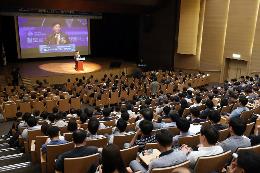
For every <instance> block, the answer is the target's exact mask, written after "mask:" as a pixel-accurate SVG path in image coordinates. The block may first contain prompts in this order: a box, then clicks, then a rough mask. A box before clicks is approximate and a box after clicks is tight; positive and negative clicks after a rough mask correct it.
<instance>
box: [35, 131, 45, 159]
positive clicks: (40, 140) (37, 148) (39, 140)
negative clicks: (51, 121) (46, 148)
mask: <svg viewBox="0 0 260 173" xmlns="http://www.w3.org/2000/svg"><path fill="white" fill-rule="evenodd" d="M47 139H48V136H36V138H35V153H36V162H37V163H40V161H41V159H40V158H41V155H40V151H41V148H42V145H43V144H45V142H46V140H47Z"/></svg>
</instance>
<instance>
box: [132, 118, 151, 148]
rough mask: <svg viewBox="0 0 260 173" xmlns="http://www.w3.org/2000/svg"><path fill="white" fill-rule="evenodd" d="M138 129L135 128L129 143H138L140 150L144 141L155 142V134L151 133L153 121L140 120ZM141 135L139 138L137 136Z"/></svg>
mask: <svg viewBox="0 0 260 173" xmlns="http://www.w3.org/2000/svg"><path fill="white" fill-rule="evenodd" d="M139 127H140V129H139V130H137V132H136V134H135V136H134V137H133V139H132V140H131V142H130V145H131V146H133V145H138V146H139V149H140V150H143V149H144V146H145V144H146V143H153V142H156V139H155V135H153V134H152V131H153V123H152V122H151V121H148V120H142V121H141V122H140V124H139ZM139 136H141V137H140V138H139V139H138V137H139Z"/></svg>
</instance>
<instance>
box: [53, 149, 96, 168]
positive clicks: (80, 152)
mask: <svg viewBox="0 0 260 173" xmlns="http://www.w3.org/2000/svg"><path fill="white" fill-rule="evenodd" d="M97 152H98V148H97V147H78V148H74V149H73V150H71V151H67V152H65V153H62V154H61V155H59V156H58V159H57V161H56V164H55V167H56V170H57V171H62V172H64V159H65V158H76V157H84V156H89V155H92V154H96V153H97ZM86 171H87V170H86Z"/></svg>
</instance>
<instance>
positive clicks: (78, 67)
mask: <svg viewBox="0 0 260 173" xmlns="http://www.w3.org/2000/svg"><path fill="white" fill-rule="evenodd" d="M84 60H85V58H78V59H77V60H76V61H75V69H76V71H83V70H84Z"/></svg>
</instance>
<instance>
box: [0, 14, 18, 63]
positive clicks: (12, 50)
mask: <svg viewBox="0 0 260 173" xmlns="http://www.w3.org/2000/svg"><path fill="white" fill-rule="evenodd" d="M0 18H1V20H0V23H1V24H0V27H1V29H0V42H1V43H3V44H4V49H5V54H6V59H7V61H8V62H15V61H16V60H17V45H16V32H15V22H14V17H13V16H0ZM0 48H1V53H2V47H0Z"/></svg>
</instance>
